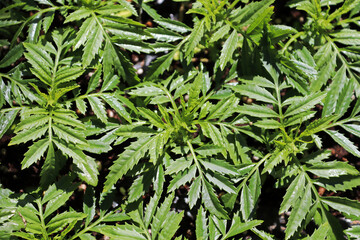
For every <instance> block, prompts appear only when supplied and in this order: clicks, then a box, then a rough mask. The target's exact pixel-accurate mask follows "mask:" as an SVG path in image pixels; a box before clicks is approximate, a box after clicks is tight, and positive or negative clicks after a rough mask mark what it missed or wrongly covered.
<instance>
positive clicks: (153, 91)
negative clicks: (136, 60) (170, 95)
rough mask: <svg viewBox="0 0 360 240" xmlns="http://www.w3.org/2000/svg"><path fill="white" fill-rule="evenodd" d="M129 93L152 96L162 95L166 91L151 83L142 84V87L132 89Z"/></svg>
mask: <svg viewBox="0 0 360 240" xmlns="http://www.w3.org/2000/svg"><path fill="white" fill-rule="evenodd" d="M129 94H131V95H136V96H146V97H150V96H158V95H162V94H165V92H164V90H162V89H161V88H159V87H156V86H153V85H149V86H146V85H145V86H141V87H138V88H135V89H133V90H131V92H130V93H129Z"/></svg>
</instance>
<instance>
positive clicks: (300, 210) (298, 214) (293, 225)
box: [285, 183, 312, 239]
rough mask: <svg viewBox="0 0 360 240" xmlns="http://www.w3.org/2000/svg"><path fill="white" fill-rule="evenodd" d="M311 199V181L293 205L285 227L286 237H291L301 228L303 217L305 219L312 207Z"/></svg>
mask: <svg viewBox="0 0 360 240" xmlns="http://www.w3.org/2000/svg"><path fill="white" fill-rule="evenodd" d="M311 199H312V198H311V183H308V184H307V186H306V188H305V193H304V195H302V196H300V198H299V200H298V201H297V204H295V205H294V206H293V209H292V211H291V214H290V217H289V221H288V223H287V225H286V229H285V239H289V238H290V237H291V236H292V235H293V234H294V233H295V231H296V230H297V229H298V228H299V226H300V224H301V222H302V221H303V219H305V217H306V214H307V213H308V211H309V209H310V207H311Z"/></svg>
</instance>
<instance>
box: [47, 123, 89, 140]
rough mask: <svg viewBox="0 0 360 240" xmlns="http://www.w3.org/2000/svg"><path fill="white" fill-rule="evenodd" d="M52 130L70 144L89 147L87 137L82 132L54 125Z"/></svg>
mask: <svg viewBox="0 0 360 240" xmlns="http://www.w3.org/2000/svg"><path fill="white" fill-rule="evenodd" d="M52 130H53V131H54V133H55V134H56V135H57V136H58V137H59V138H61V139H64V140H65V141H66V142H68V143H70V142H72V143H75V144H76V143H80V144H84V145H87V141H86V139H85V135H84V134H83V133H82V132H80V131H77V130H75V129H73V128H69V127H66V126H64V125H60V124H53V125H52Z"/></svg>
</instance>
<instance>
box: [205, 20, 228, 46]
mask: <svg viewBox="0 0 360 240" xmlns="http://www.w3.org/2000/svg"><path fill="white" fill-rule="evenodd" d="M229 31H230V26H229V25H228V24H226V25H224V26H222V27H221V28H219V29H218V30H217V31H216V32H215V33H214V34H212V35H211V38H210V40H209V41H210V42H211V43H212V42H217V41H218V40H219V39H221V38H223V37H224V36H225V35H226V34H227V33H228V32H229Z"/></svg>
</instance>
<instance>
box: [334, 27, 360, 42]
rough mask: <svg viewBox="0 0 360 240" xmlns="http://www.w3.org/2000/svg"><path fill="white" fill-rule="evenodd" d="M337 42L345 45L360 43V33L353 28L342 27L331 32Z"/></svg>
mask: <svg viewBox="0 0 360 240" xmlns="http://www.w3.org/2000/svg"><path fill="white" fill-rule="evenodd" d="M330 35H331V36H332V37H334V39H333V40H334V41H335V42H339V43H341V44H345V45H360V33H359V32H358V31H356V30H352V29H342V30H340V31H338V32H335V33H332V34H330Z"/></svg>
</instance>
